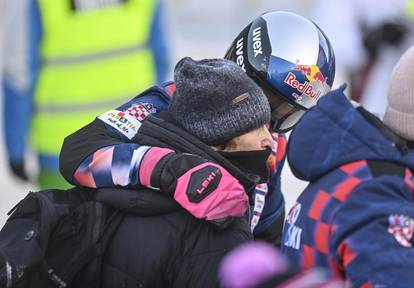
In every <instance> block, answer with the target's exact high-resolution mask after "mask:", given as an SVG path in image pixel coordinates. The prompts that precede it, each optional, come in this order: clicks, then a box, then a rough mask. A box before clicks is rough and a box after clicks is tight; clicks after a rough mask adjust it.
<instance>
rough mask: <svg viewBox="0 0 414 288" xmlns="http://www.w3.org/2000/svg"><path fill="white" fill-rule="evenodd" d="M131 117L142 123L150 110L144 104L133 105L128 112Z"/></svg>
mask: <svg viewBox="0 0 414 288" xmlns="http://www.w3.org/2000/svg"><path fill="white" fill-rule="evenodd" d="M126 112H127V113H128V114H129V115H131V116H133V117H135V118H136V119H137V120H138V121H140V122H142V121H144V119H145V118H147V116H148V115H149V114H151V113H150V112H149V111H148V109H147V108H146V107H145V106H144V105H142V104H132V106H131V107H129V108H128V110H127V111H126Z"/></svg>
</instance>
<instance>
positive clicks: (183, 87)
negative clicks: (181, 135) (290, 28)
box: [168, 57, 270, 145]
mask: <svg viewBox="0 0 414 288" xmlns="http://www.w3.org/2000/svg"><path fill="white" fill-rule="evenodd" d="M174 80H175V83H176V86H177V90H176V92H175V94H174V96H173V97H172V101H171V103H170V106H169V108H168V110H169V112H170V114H171V115H172V117H173V118H174V119H175V120H176V121H177V122H178V123H179V124H180V125H181V126H182V127H183V128H185V129H186V130H187V131H188V132H190V133H191V134H193V135H194V136H196V137H198V138H199V139H200V140H201V141H203V142H204V143H206V144H207V145H219V144H225V143H226V142H227V141H229V140H230V139H232V138H234V137H236V136H240V135H242V134H244V133H247V132H249V131H251V130H253V129H256V128H258V127H260V126H261V125H263V124H265V123H267V122H269V121H270V106H269V103H268V101H267V98H266V96H265V95H264V94H263V92H262V90H261V89H260V88H259V86H257V84H256V83H255V82H254V81H253V80H251V79H250V78H249V77H248V76H247V74H246V73H245V72H244V71H243V70H242V69H241V68H240V67H239V66H238V65H237V64H236V63H234V62H231V61H229V60H225V59H205V60H201V61H195V60H193V59H191V58H189V57H186V58H183V59H181V60H180V61H179V62H178V63H177V65H176V66H175V69H174Z"/></svg>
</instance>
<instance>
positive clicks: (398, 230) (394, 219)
mask: <svg viewBox="0 0 414 288" xmlns="http://www.w3.org/2000/svg"><path fill="white" fill-rule="evenodd" d="M413 232H414V220H413V219H412V218H410V217H408V216H405V215H390V216H389V217H388V233H390V234H391V235H393V236H394V238H395V240H397V242H398V243H400V244H401V245H402V246H404V247H412V243H411V240H412V238H413Z"/></svg>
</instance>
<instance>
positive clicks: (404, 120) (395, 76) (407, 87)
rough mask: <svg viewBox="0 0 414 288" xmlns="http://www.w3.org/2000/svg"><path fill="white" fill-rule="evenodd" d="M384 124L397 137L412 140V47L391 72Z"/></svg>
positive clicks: (413, 60) (413, 128)
mask: <svg viewBox="0 0 414 288" xmlns="http://www.w3.org/2000/svg"><path fill="white" fill-rule="evenodd" d="M384 123H385V124H386V125H387V126H388V127H390V128H391V129H392V130H393V131H394V132H395V133H397V134H398V135H399V136H401V137H403V138H405V139H407V140H411V141H413V140H414V46H411V48H410V49H408V51H406V52H405V53H404V55H403V56H402V57H401V59H400V61H399V62H398V63H397V65H396V66H395V68H394V71H393V72H392V75H391V81H390V90H389V93H388V107H387V110H386V112H385V115H384Z"/></svg>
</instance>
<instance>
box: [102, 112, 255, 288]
mask: <svg viewBox="0 0 414 288" xmlns="http://www.w3.org/2000/svg"><path fill="white" fill-rule="evenodd" d="M150 120H153V121H148V120H147V121H145V122H144V124H143V125H142V127H141V128H140V132H141V134H140V141H145V143H144V144H150V145H157V146H164V147H165V146H167V147H173V148H175V149H176V150H178V148H180V150H181V151H182V152H193V153H195V154H197V155H200V156H203V157H206V158H207V159H209V160H211V161H215V162H217V163H219V164H220V165H226V168H227V169H229V171H232V174H233V176H235V177H236V178H237V179H239V181H241V182H243V184H244V186H245V187H253V188H254V186H255V183H254V182H249V181H250V180H249V179H248V178H247V177H246V175H245V174H242V173H241V172H240V171H239V170H238V169H237V168H236V167H235V166H233V167H232V165H231V164H230V163H229V162H226V161H224V159H221V158H220V157H221V156H220V155H219V154H217V153H215V152H214V151H213V150H211V149H210V148H208V147H207V146H205V144H203V143H201V142H199V141H198V140H197V139H194V137H192V136H191V135H189V134H188V133H185V132H184V131H182V130H181V129H179V128H178V127H175V125H174V124H172V123H171V122H169V121H166V120H159V121H158V120H157V119H155V118H152V119H150ZM147 125H150V126H149V127H147ZM141 129H142V130H141ZM158 129H160V130H161V131H157V130H158ZM172 130H173V131H172ZM145 131H146V132H145ZM168 131H170V133H169V132H168ZM161 132H162V133H161ZM171 132H172V133H171ZM147 133H148V134H147ZM237 176H238V177H237ZM145 191H147V192H148V193H144V192H145ZM145 191H140V192H139V193H137V192H136V191H135V192H134V191H132V192H131V191H130V193H129V194H128V190H125V191H122V190H118V191H117V192H114V193H109V194H106V195H102V194H101V195H98V199H100V200H101V201H103V202H106V203H108V204H110V205H112V206H114V207H115V208H118V209H121V210H124V211H128V212H129V214H128V215H127V216H126V218H125V219H124V220H123V222H122V223H121V225H120V226H119V228H118V231H117V232H116V234H115V235H114V238H113V240H112V242H111V244H110V246H109V247H108V249H107V252H106V255H105V261H104V268H103V279H102V280H103V281H102V283H103V284H102V287H103V288H110V287H111V288H112V287H126V288H129V287H216V286H217V283H218V277H217V270H218V266H219V263H220V261H221V259H222V258H223V256H224V255H225V254H226V253H227V252H228V251H229V250H230V249H232V248H234V247H235V246H237V245H239V244H241V243H243V242H246V241H249V240H252V234H251V232H250V229H249V226H248V223H247V221H246V220H245V219H243V218H234V219H233V221H232V222H230V224H229V226H228V227H227V228H225V229H223V228H222V227H221V228H220V229H218V227H217V226H214V225H213V224H211V223H209V222H206V221H203V220H198V219H196V218H194V217H193V216H192V215H190V214H189V213H187V212H186V211H185V210H184V209H182V208H181V207H179V206H178V204H177V203H176V202H175V201H174V200H173V199H172V198H171V197H167V196H166V195H164V194H162V191H148V190H145Z"/></svg>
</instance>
